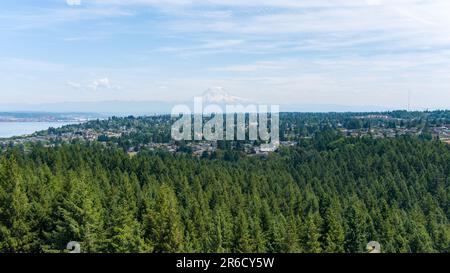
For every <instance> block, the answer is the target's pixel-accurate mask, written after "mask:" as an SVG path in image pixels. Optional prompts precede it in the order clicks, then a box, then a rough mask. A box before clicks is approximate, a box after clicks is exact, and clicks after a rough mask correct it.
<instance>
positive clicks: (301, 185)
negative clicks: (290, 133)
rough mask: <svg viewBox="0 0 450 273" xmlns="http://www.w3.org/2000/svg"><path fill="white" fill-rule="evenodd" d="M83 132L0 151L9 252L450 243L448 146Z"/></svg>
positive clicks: (440, 247)
mask: <svg viewBox="0 0 450 273" xmlns="http://www.w3.org/2000/svg"><path fill="white" fill-rule="evenodd" d="M223 154H224V153H220V152H218V153H216V154H213V155H212V156H209V157H208V156H204V157H194V156H191V155H186V154H181V155H172V154H168V153H163V152H152V151H145V150H144V151H141V152H140V153H139V154H137V155H136V156H129V155H128V154H127V153H125V152H124V151H123V150H121V149H116V148H111V147H109V148H105V147H103V146H102V145H99V144H96V143H72V144H64V145H61V146H59V147H53V148H46V147H43V146H41V145H39V144H36V145H34V146H33V147H32V148H31V149H30V150H29V151H28V150H27V151H22V150H20V149H19V148H14V149H9V150H8V151H6V152H4V153H3V154H2V155H1V158H0V252H60V251H63V250H64V248H65V245H66V244H67V243H68V242H69V241H73V240H75V241H79V242H80V243H81V247H82V251H85V252H239V253H240V252H317V253H322V252H364V251H365V245H366V244H367V242H368V241H370V240H376V241H379V242H380V243H381V245H382V250H383V251H384V252H450V225H449V220H450V180H449V179H450V176H449V175H450V163H449V162H450V146H449V145H446V144H443V143H440V142H439V141H426V140H420V139H416V138H412V137H407V136H405V137H398V138H395V139H372V138H369V137H367V138H361V139H357V138H343V137H342V136H340V135H339V134H336V133H333V132H323V133H322V134H319V135H317V136H315V137H314V138H312V139H305V140H304V141H302V142H300V143H299V144H298V146H297V147H291V148H283V149H282V150H280V151H279V152H278V153H273V154H270V155H269V156H267V157H250V156H248V157H244V156H239V155H237V156H233V157H226V158H225V157H224V156H223Z"/></svg>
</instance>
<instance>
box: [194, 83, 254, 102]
mask: <svg viewBox="0 0 450 273" xmlns="http://www.w3.org/2000/svg"><path fill="white" fill-rule="evenodd" d="M202 98H203V101H204V102H206V103H216V104H223V103H228V104H232V103H244V102H248V100H247V99H245V98H241V97H237V96H233V95H230V94H229V93H228V92H227V91H226V90H225V89H224V88H223V87H221V86H216V87H211V88H209V89H208V90H206V91H205V92H204V93H203V95H202Z"/></svg>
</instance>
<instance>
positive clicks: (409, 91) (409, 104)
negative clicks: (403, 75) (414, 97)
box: [408, 90, 411, 112]
mask: <svg viewBox="0 0 450 273" xmlns="http://www.w3.org/2000/svg"><path fill="white" fill-rule="evenodd" d="M409 111H411V90H408V112H409Z"/></svg>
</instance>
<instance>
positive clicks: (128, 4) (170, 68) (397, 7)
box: [0, 0, 450, 109]
mask: <svg viewBox="0 0 450 273" xmlns="http://www.w3.org/2000/svg"><path fill="white" fill-rule="evenodd" d="M0 4H1V8H0V34H1V35H0V104H39V103H57V102H80V101H106V100H128V101H143V100H152V101H154V100H157V101H168V102H169V101H185V100H191V99H192V97H193V96H195V95H199V94H202V93H203V92H204V91H205V90H207V89H209V88H211V87H218V86H220V87H223V88H224V89H225V90H227V91H228V92H229V93H230V94H231V95H234V96H239V97H244V98H246V99H249V100H252V101H258V102H261V103H270V104H299V105H306V104H333V105H346V106H366V105H367V106H368V105H370V106H380V107H387V108H397V109H406V108H407V107H408V97H409V98H410V99H409V105H410V109H437V108H440V109H442V108H450V1H448V0H434V1H433V0H389V1H387V0H203V1H200V0H165V1H162V0H122V1H120V0H40V1H35V0H15V1H6V0H0ZM408 94H409V95H408Z"/></svg>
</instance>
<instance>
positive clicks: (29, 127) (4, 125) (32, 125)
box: [0, 122, 75, 138]
mask: <svg viewBox="0 0 450 273" xmlns="http://www.w3.org/2000/svg"><path fill="white" fill-rule="evenodd" d="M73 123H75V122H0V138H9V137H13V136H21V135H28V134H32V133H34V132H36V131H42V130H47V129H48V128H50V127H53V128H58V127H61V126H64V125H67V124H73Z"/></svg>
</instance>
